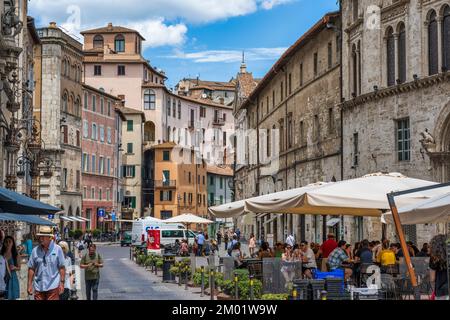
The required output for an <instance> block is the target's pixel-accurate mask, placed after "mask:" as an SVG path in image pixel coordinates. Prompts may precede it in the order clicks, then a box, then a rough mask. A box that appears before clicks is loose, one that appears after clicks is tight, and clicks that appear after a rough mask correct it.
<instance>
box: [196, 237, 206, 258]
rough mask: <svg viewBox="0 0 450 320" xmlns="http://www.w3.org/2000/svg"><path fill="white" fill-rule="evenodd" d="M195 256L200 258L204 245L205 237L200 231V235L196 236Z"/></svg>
mask: <svg viewBox="0 0 450 320" xmlns="http://www.w3.org/2000/svg"><path fill="white" fill-rule="evenodd" d="M197 244H198V249H197V256H201V255H202V252H203V245H204V244H205V236H204V235H203V231H200V233H199V234H198V236H197Z"/></svg>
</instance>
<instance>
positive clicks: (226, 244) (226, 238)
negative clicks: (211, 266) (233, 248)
mask: <svg viewBox="0 0 450 320" xmlns="http://www.w3.org/2000/svg"><path fill="white" fill-rule="evenodd" d="M228 240H229V238H228V232H225V235H224V236H223V243H224V244H225V251H227V250H228Z"/></svg>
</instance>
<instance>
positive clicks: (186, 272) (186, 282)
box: [184, 266, 189, 290]
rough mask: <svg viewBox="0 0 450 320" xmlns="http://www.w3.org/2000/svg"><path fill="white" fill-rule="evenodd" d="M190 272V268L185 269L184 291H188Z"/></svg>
mask: <svg viewBox="0 0 450 320" xmlns="http://www.w3.org/2000/svg"><path fill="white" fill-rule="evenodd" d="M188 271H189V267H187V266H186V267H185V268H184V280H185V284H184V290H187V289H188Z"/></svg>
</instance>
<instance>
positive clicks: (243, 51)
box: [242, 50, 245, 64]
mask: <svg viewBox="0 0 450 320" xmlns="http://www.w3.org/2000/svg"><path fill="white" fill-rule="evenodd" d="M244 63H245V50H242V64H244Z"/></svg>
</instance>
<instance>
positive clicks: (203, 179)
mask: <svg viewBox="0 0 450 320" xmlns="http://www.w3.org/2000/svg"><path fill="white" fill-rule="evenodd" d="M202 181H203V185H205V176H203V178H202Z"/></svg>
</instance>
